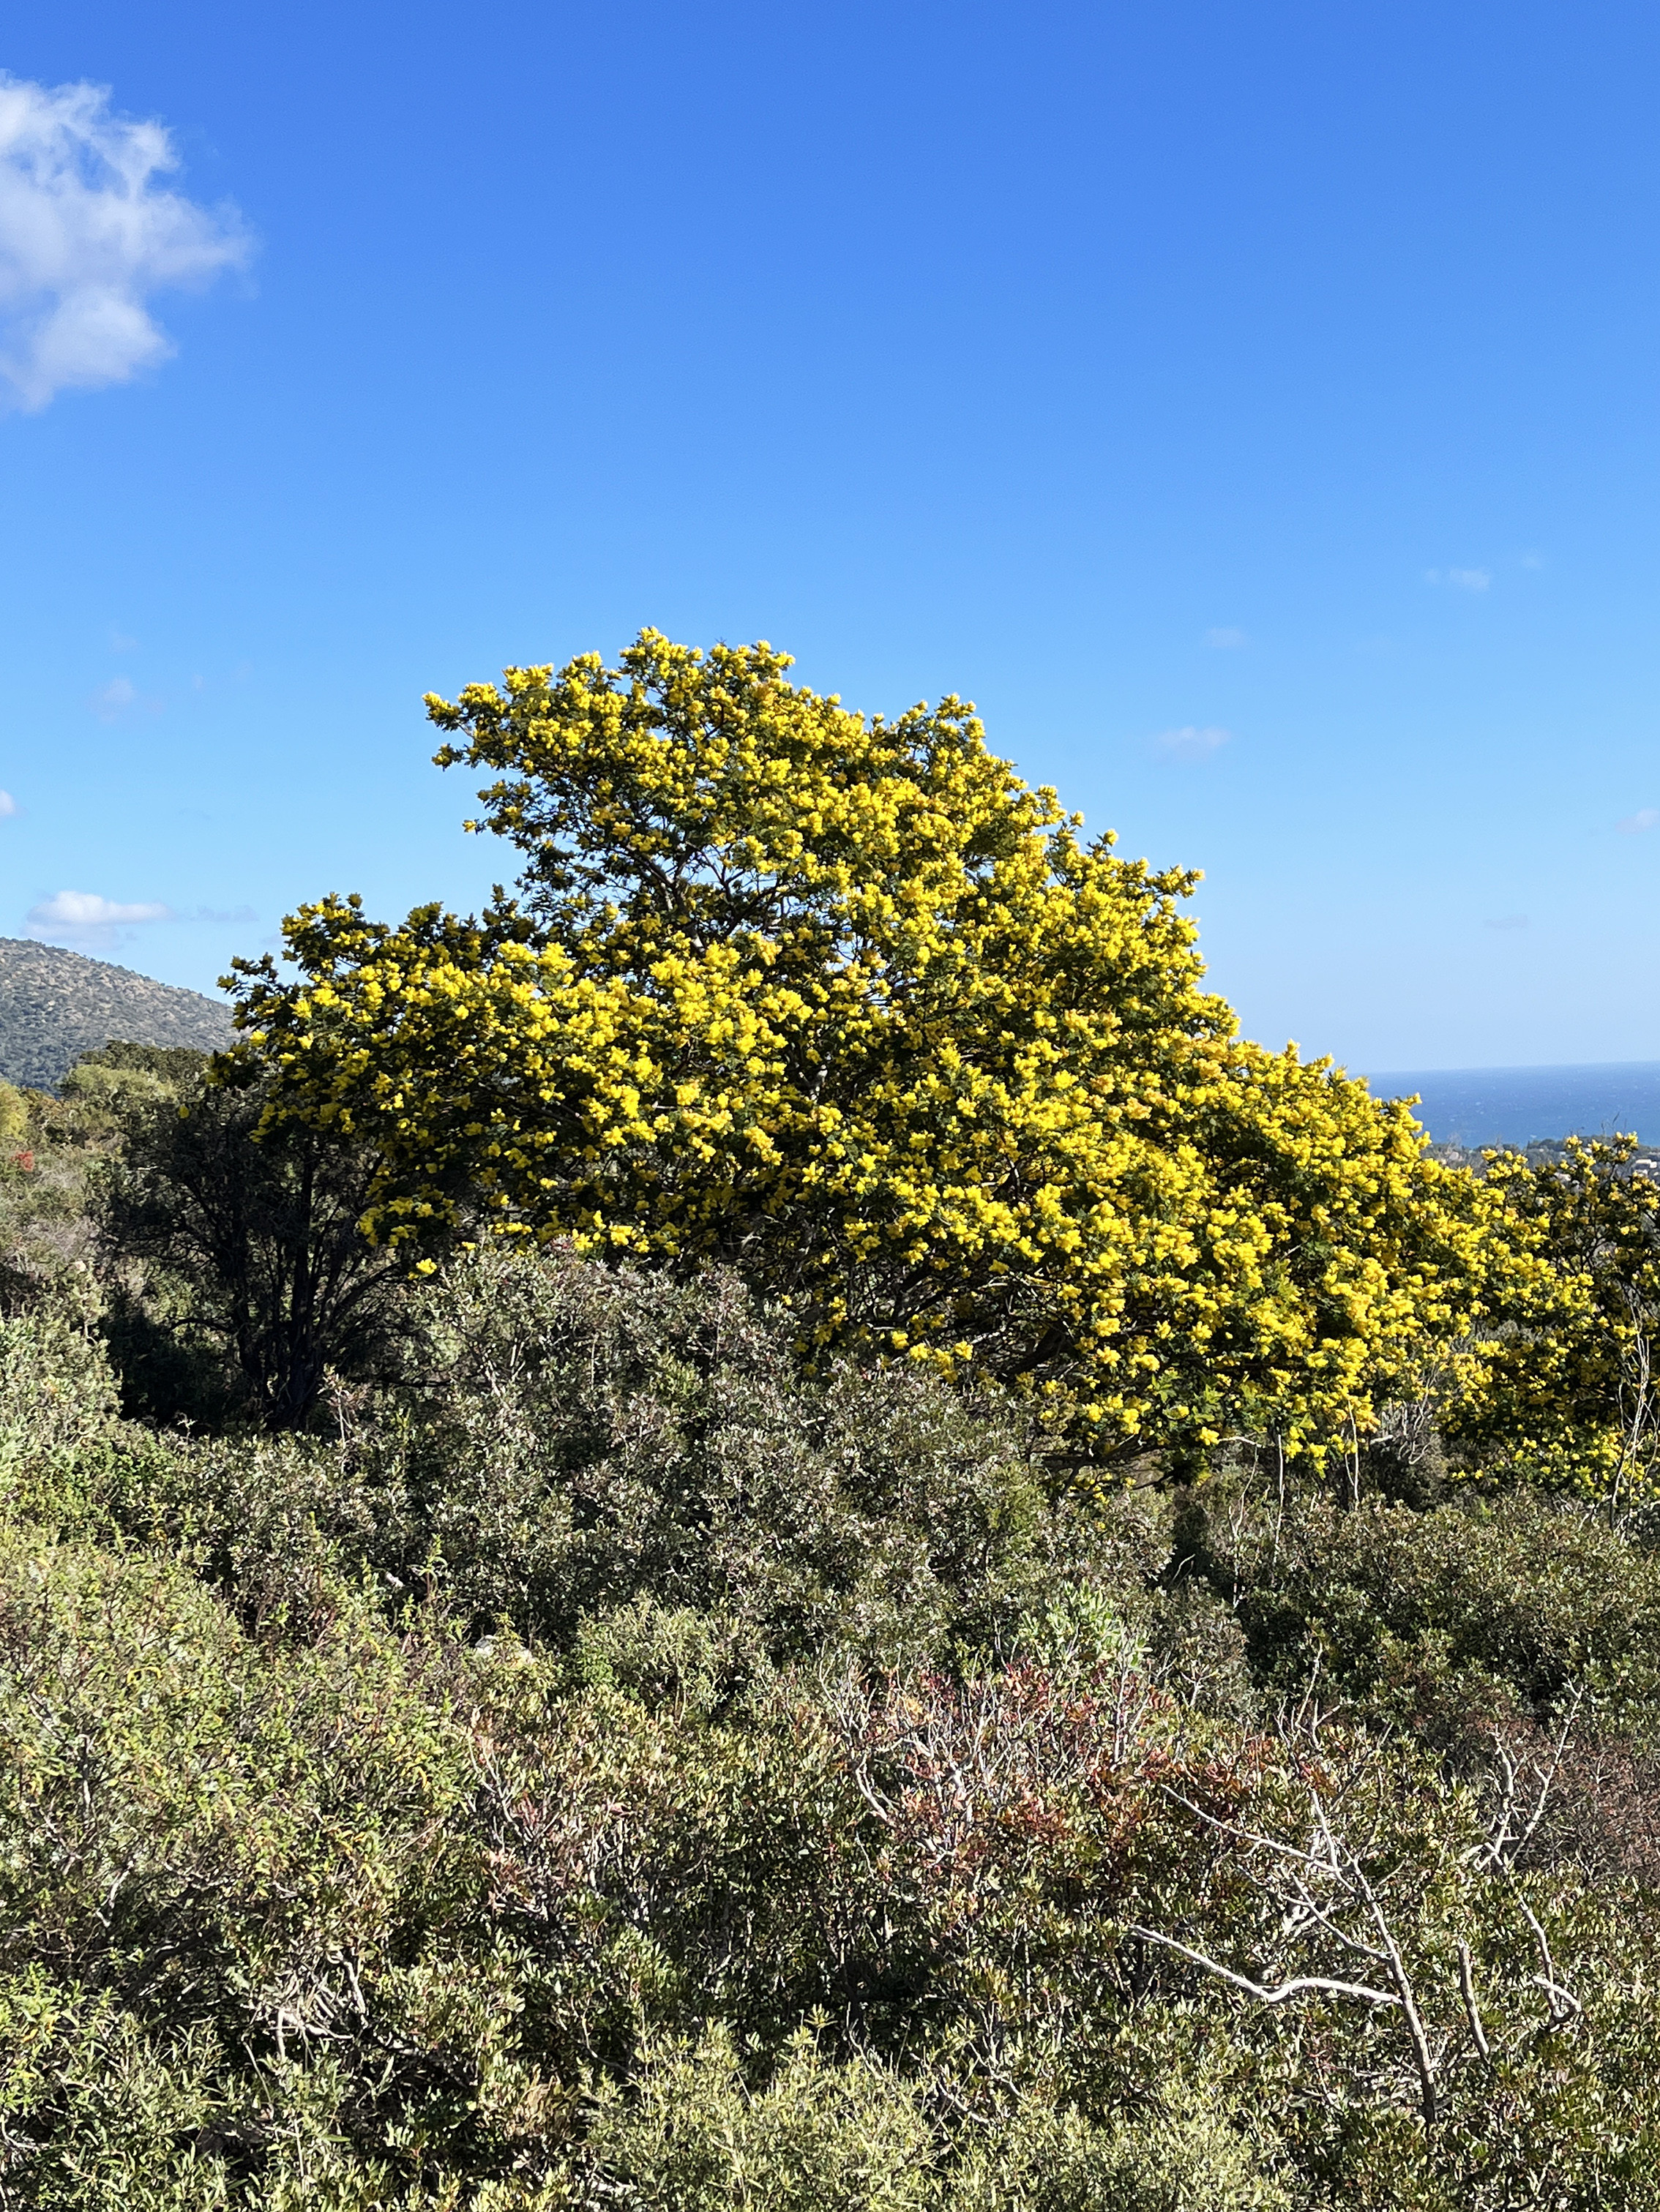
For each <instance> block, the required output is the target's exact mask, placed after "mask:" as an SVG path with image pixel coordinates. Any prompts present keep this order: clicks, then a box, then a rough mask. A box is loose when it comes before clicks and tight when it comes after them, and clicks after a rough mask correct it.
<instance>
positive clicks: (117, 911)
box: [27, 891, 173, 951]
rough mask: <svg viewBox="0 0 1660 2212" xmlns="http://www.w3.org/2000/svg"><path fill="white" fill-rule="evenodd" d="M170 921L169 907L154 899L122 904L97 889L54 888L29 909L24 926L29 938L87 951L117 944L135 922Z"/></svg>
mask: <svg viewBox="0 0 1660 2212" xmlns="http://www.w3.org/2000/svg"><path fill="white" fill-rule="evenodd" d="M143 921H173V908H171V907H170V906H163V905H162V904H161V902H160V901H159V900H157V899H139V900H135V901H133V902H131V903H128V904H125V905H124V904H123V903H122V902H121V901H119V899H106V898H105V897H103V896H101V895H100V893H99V892H97V891H54V892H53V893H52V896H51V897H50V898H47V899H42V900H41V901H40V902H39V904H38V905H35V906H32V907H31V908H29V911H28V919H27V929H28V933H29V935H30V936H31V937H38V938H40V939H43V940H44V941H45V942H46V944H48V945H73V946H75V947H76V948H77V949H79V950H80V951H93V950H95V949H101V948H104V947H107V946H109V945H119V943H120V942H121V939H123V938H124V937H125V936H126V935H127V934H128V933H129V931H130V930H131V928H132V927H133V925H134V924H135V923H137V922H143Z"/></svg>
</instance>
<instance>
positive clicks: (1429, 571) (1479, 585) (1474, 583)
mask: <svg viewBox="0 0 1660 2212" xmlns="http://www.w3.org/2000/svg"><path fill="white" fill-rule="evenodd" d="M1424 581H1425V582H1426V584H1450V585H1451V586H1452V588H1453V590H1454V591H1455V592H1485V591H1486V590H1487V586H1489V585H1490V584H1491V583H1492V581H1493V576H1492V573H1491V572H1490V571H1489V570H1488V569H1486V568H1426V569H1425V571H1424Z"/></svg>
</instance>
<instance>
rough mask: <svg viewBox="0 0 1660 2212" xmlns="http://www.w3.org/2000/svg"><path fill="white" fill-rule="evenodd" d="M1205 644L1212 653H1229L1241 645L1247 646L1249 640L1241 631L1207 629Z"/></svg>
mask: <svg viewBox="0 0 1660 2212" xmlns="http://www.w3.org/2000/svg"><path fill="white" fill-rule="evenodd" d="M1205 642H1206V644H1207V646H1208V647H1210V649H1211V651H1212V652H1213V653H1231V652H1235V651H1237V648H1238V647H1240V646H1242V645H1249V644H1250V639H1249V638H1248V637H1247V636H1246V635H1245V633H1244V631H1243V630H1242V629H1207V631H1206V632H1205Z"/></svg>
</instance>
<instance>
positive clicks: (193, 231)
mask: <svg viewBox="0 0 1660 2212" xmlns="http://www.w3.org/2000/svg"><path fill="white" fill-rule="evenodd" d="M109 97H110V96H109V94H108V92H107V91H106V89H105V88H102V87H100V86H99V85H94V84H62V85H55V86H47V85H43V84H31V83H28V82H24V81H23V80H21V79H19V78H16V77H10V76H0V395H3V398H8V399H9V402H10V404H12V405H13V406H15V407H21V408H23V409H25V410H34V409H36V408H40V407H44V406H45V405H46V403H47V401H48V400H50V399H51V398H52V397H53V395H54V394H55V393H57V392H64V391H70V390H80V391H87V390H91V389H94V388H95V387H96V386H100V385H105V384H121V383H125V380H127V379H128V378H129V377H130V376H131V375H133V374H135V373H136V372H137V370H139V369H141V368H148V367H149V366H150V365H151V364H152V363H153V362H159V361H164V360H166V358H167V356H168V355H169V354H170V353H171V352H172V351H173V347H172V344H171V343H170V341H169V340H168V338H167V333H166V332H165V331H163V330H162V329H161V326H160V325H158V324H157V323H156V322H155V320H154V319H152V317H151V315H150V312H149V301H150V298H151V295H153V294H155V293H157V292H164V291H176V290H179V289H181V288H184V287H192V286H199V285H202V284H205V283H209V282H210V280H211V279H212V278H213V277H215V276H218V275H219V274H220V273H221V272H222V270H227V269H234V268H239V267H240V266H241V265H242V264H243V263H244V262H245V261H246V259H247V257H248V252H249V241H248V238H247V234H246V231H245V230H244V228H243V227H242V224H241V222H240V218H239V217H238V216H237V215H236V214H235V212H234V210H230V209H217V210H210V209H207V208H204V207H199V206H198V205H197V204H196V203H195V202H194V201H192V200H188V199H186V198H185V197H184V196H183V195H182V194H181V193H179V192H173V191H167V190H166V189H165V187H164V186H163V185H161V183H160V182H159V181H158V180H159V179H161V178H163V177H165V176H166V175H167V173H169V172H170V171H172V170H173V169H176V168H177V167H178V166H179V161H178V156H177V155H176V154H175V153H174V152H173V140H172V138H171V137H170V136H169V134H168V132H167V131H166V130H164V129H163V127H162V126H161V124H159V123H133V122H129V121H127V120H125V118H122V117H119V116H116V115H112V113H111V112H110V105H109Z"/></svg>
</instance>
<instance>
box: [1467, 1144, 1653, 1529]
mask: <svg viewBox="0 0 1660 2212" xmlns="http://www.w3.org/2000/svg"><path fill="white" fill-rule="evenodd" d="M1636 1152H1637V1146H1636V1142H1635V1140H1634V1139H1633V1138H1630V1137H1616V1138H1613V1139H1591V1140H1589V1141H1587V1140H1584V1139H1578V1138H1570V1139H1569V1140H1568V1142H1567V1144H1566V1146H1564V1148H1563V1151H1562V1152H1561V1154H1560V1157H1559V1158H1549V1157H1545V1158H1531V1159H1530V1158H1529V1157H1528V1156H1527V1155H1526V1154H1524V1153H1522V1152H1489V1153H1488V1154H1487V1156H1486V1162H1485V1169H1484V1173H1483V1177H1482V1186H1481V1208H1482V1212H1483V1214H1484V1216H1485V1218H1486V1220H1487V1224H1488V1232H1487V1235H1486V1237H1484V1238H1483V1240H1482V1243H1481V1249H1480V1255H1479V1256H1480V1261H1481V1280H1480V1307H1481V1314H1482V1316H1483V1319H1482V1326H1481V1332H1480V1337H1479V1340H1477V1341H1476V1343H1475V1345H1474V1346H1472V1348H1471V1353H1470V1356H1469V1357H1468V1358H1466V1360H1465V1362H1464V1367H1465V1370H1466V1373H1465V1380H1466V1386H1467V1387H1466V1388H1465V1389H1463V1390H1462V1391H1461V1392H1460V1393H1459V1394H1458V1395H1457V1396H1456V1398H1455V1399H1454V1400H1452V1401H1451V1402H1450V1404H1449V1405H1448V1407H1447V1408H1446V1413H1445V1419H1446V1426H1447V1431H1448V1440H1449V1442H1450V1443H1451V1444H1452V1446H1453V1448H1454V1449H1455V1450H1456V1452H1457V1453H1458V1454H1459V1455H1460V1456H1461V1457H1462V1458H1463V1459H1464V1460H1465V1461H1466V1462H1467V1463H1468V1468H1469V1470H1470V1472H1472V1473H1474V1474H1495V1473H1496V1474H1503V1475H1507V1476H1521V1477H1522V1478H1523V1479H1525V1480H1533V1481H1536V1482H1541V1483H1543V1484H1545V1485H1546V1486H1548V1487H1550V1488H1553V1489H1565V1490H1570V1491H1574V1492H1578V1493H1579V1494H1580V1495H1581V1496H1584V1497H1586V1498H1596V1499H1598V1500H1599V1501H1601V1502H1602V1503H1603V1504H1606V1505H1607V1506H1608V1508H1609V1509H1610V1510H1618V1509H1619V1508H1620V1506H1622V1505H1628V1504H1633V1503H1637V1502H1639V1501H1652V1499H1653V1498H1654V1497H1655V1495H1656V1493H1657V1490H1660V1186H1657V1185H1656V1184H1655V1183H1654V1182H1652V1181H1651V1180H1650V1178H1649V1176H1647V1174H1646V1173H1644V1172H1633V1164H1634V1161H1635V1157H1636Z"/></svg>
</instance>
